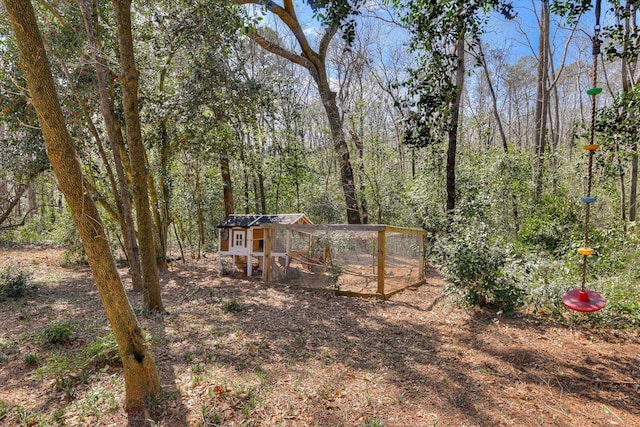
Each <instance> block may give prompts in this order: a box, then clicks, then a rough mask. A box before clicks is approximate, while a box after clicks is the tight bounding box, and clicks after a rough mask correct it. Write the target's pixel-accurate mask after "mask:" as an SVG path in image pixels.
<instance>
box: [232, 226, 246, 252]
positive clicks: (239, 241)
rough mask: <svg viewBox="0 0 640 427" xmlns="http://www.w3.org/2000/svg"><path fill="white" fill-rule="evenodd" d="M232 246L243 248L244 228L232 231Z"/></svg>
mask: <svg viewBox="0 0 640 427" xmlns="http://www.w3.org/2000/svg"><path fill="white" fill-rule="evenodd" d="M233 246H234V247H236V248H244V230H234V231H233Z"/></svg>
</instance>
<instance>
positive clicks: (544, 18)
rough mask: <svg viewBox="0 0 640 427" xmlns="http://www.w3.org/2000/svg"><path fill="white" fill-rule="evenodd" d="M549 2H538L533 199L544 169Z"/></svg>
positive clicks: (538, 195)
mask: <svg viewBox="0 0 640 427" xmlns="http://www.w3.org/2000/svg"><path fill="white" fill-rule="evenodd" d="M548 46H549V0H541V1H540V37H539V39H538V76H537V86H536V107H535V112H534V120H535V132H534V153H535V155H536V163H535V171H534V173H535V198H536V200H539V199H540V196H541V195H542V177H543V173H544V172H543V169H544V152H545V148H546V138H547V135H546V129H547V114H546V112H547V102H548V98H549V92H548V90H547V71H548V68H549V65H548V64H549V61H548V59H549V57H548V52H549V48H548Z"/></svg>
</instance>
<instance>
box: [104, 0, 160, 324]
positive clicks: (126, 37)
mask: <svg viewBox="0 0 640 427" xmlns="http://www.w3.org/2000/svg"><path fill="white" fill-rule="evenodd" d="M113 7H114V9H115V12H116V20H117V24H118V47H119V48H120V66H121V68H122V70H121V74H120V76H119V77H120V84H121V86H122V104H123V105H122V107H123V110H124V118H125V125H126V129H127V144H128V145H129V157H130V162H131V172H132V175H133V176H132V178H133V182H132V189H133V200H134V203H135V206H136V214H137V215H136V220H137V224H138V240H139V242H140V260H141V267H142V279H143V281H144V288H143V296H144V308H145V310H146V311H151V312H153V311H164V308H163V306H162V298H161V295H160V284H159V280H158V267H157V266H156V251H155V240H154V234H153V233H154V230H153V219H152V218H151V209H150V206H149V193H148V187H147V186H148V183H147V167H146V159H145V157H146V156H145V148H144V145H143V144H142V132H141V129H140V113H139V111H138V78H139V73H138V70H136V67H135V59H134V54H133V35H132V33H131V0H113Z"/></svg>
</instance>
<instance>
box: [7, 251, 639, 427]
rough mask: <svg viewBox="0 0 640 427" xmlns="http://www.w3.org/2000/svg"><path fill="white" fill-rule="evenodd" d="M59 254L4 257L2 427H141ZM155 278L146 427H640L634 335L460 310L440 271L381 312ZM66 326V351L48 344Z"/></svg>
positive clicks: (206, 263)
mask: <svg viewBox="0 0 640 427" xmlns="http://www.w3.org/2000/svg"><path fill="white" fill-rule="evenodd" d="M59 257H60V251H58V250H55V249H46V248H23V247H22V248H2V257H1V261H0V268H2V267H3V265H12V266H21V268H23V269H25V270H28V271H30V272H32V273H33V275H34V277H35V279H36V282H37V289H36V290H35V291H33V292H31V293H29V294H28V295H27V297H25V298H22V299H18V300H9V301H6V302H3V303H0V324H2V328H0V355H1V357H2V358H1V359H0V384H2V386H1V387H0V425H8V426H9V425H10V426H14V425H30V426H31V425H56V423H58V424H63V423H64V424H66V425H72V426H76V425H87V426H94V425H104V426H107V425H113V426H123V425H127V424H130V425H134V424H137V422H136V421H135V420H133V419H132V418H129V419H128V418H127V416H126V414H125V413H124V412H123V411H122V408H121V404H120V403H121V402H120V399H121V397H122V392H123V382H122V378H121V373H120V368H119V366H118V363H117V362H113V361H112V360H108V359H107V360H101V361H100V362H99V363H83V361H82V354H84V353H83V352H85V351H86V348H87V347H88V346H90V345H92V344H95V342H96V340H97V338H99V337H105V336H107V335H108V332H109V329H108V325H107V324H106V320H105V316H104V311H103V310H102V307H101V305H100V301H99V298H98V295H97V292H96V290H95V287H94V286H93V284H92V281H91V279H90V274H89V272H88V270H87V269H86V268H76V269H65V268H62V267H60V265H59V259H60V258H59ZM122 273H123V276H125V277H126V271H124V270H123V271H122ZM161 281H162V292H163V298H164V303H165V307H166V308H167V310H168V314H166V315H164V316H152V317H145V316H140V317H139V318H140V322H141V323H142V326H143V328H144V330H145V331H146V332H147V334H148V339H149V341H150V343H151V344H152V347H153V352H154V355H155V357H156V361H157V364H158V367H159V369H160V370H161V377H162V383H163V390H164V391H163V394H162V395H161V396H159V397H158V398H157V399H155V400H154V401H153V402H149V403H150V404H149V408H150V411H149V413H148V414H146V417H147V418H148V420H150V421H148V424H149V425H160V426H185V425H189V426H191V425H192V426H215V425H220V426H235V425H254V426H432V425H433V426H435V425H437V426H497V425H514V426H578V425H579V426H589V425H593V426H599V425H603V426H605V425H607V426H609V425H621V426H622V425H624V426H631V425H640V394H639V390H640V385H639V379H638V372H639V371H638V369H639V368H638V367H639V366H640V356H639V353H640V352H639V345H638V339H637V331H627V332H625V333H624V334H622V333H620V332H617V331H597V333H596V331H589V330H570V329H566V328H563V327H561V326H558V325H556V324H553V323H551V322H549V321H547V320H545V319H541V318H536V317H532V316H528V315H519V316H517V317H515V318H511V319H504V318H499V317H496V315H495V314H492V313H488V312H472V313H469V312H466V311H463V310H460V309H458V308H456V307H455V306H453V305H451V304H448V303H447V299H446V298H445V297H444V296H443V294H442V282H441V281H440V280H439V278H438V277H437V276H436V275H432V276H431V277H430V279H429V280H428V283H427V285H425V286H422V287H420V288H418V289H417V290H416V291H405V292H403V293H400V294H397V295H395V296H394V297H392V298H391V299H390V300H388V301H378V300H363V299H356V298H348V297H337V296H333V295H331V294H326V293H325V294H318V293H313V292H309V291H302V290H299V289H296V287H295V286H288V287H269V286H265V285H264V284H262V283H260V282H254V281H244V280H237V279H232V278H227V277H220V276H218V274H217V273H216V272H215V262H214V261H213V259H211V258H208V259H205V260H202V261H198V262H191V263H187V264H181V263H178V264H176V265H174V267H173V269H172V270H170V271H167V272H164V273H162V274H161ZM130 298H131V301H132V305H133V306H134V308H136V307H140V306H141V301H140V299H141V295H139V294H133V293H130ZM63 321H67V322H69V323H70V324H71V325H72V328H73V334H72V337H71V340H70V341H69V342H66V343H63V344H56V345H51V344H47V343H45V342H43V341H42V331H43V330H44V329H45V328H47V327H51V326H52V325H55V324H57V323H60V322H63ZM28 355H31V356H30V357H29V358H27V356H28ZM54 357H58V359H55V358H54ZM27 359H28V360H27ZM34 359H35V361H34ZM74 361H75V362H78V361H80V362H78V366H75V365H73V363H72V362H74ZM28 362H29V363H28ZM56 363H57V365H56ZM52 366H53V367H57V368H58V371H56V370H55V369H52ZM47 367H49V369H47ZM61 372H62V373H66V374H64V375H62V374H61ZM61 375H62V376H63V378H67V379H68V380H65V381H66V382H65V381H62V382H61V381H60V378H58V377H57V376H61Z"/></svg>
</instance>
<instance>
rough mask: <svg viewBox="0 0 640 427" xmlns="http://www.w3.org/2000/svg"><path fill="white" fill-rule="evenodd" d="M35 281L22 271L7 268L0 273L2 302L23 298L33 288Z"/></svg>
mask: <svg viewBox="0 0 640 427" xmlns="http://www.w3.org/2000/svg"><path fill="white" fill-rule="evenodd" d="M32 282H33V279H32V277H31V275H30V274H29V273H25V272H24V271H22V270H17V271H15V270H13V269H11V268H7V269H5V270H3V271H2V272H0V302H1V301H5V300H7V299H8V298H21V297H23V296H24V295H25V294H26V293H27V290H29V289H30V288H32V287H33V283H32Z"/></svg>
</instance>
